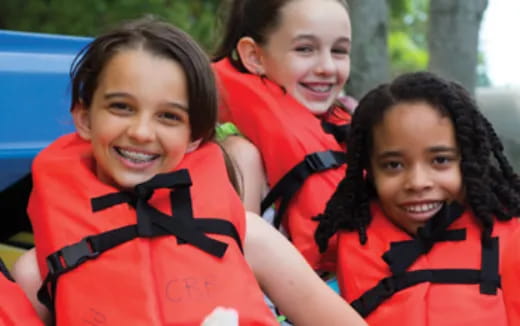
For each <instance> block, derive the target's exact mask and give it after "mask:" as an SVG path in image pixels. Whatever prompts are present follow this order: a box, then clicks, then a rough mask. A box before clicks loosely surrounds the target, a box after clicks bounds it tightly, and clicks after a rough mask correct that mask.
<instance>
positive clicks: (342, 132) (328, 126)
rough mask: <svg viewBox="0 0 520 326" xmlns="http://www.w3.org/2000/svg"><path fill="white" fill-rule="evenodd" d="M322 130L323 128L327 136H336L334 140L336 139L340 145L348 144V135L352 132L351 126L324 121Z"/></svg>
mask: <svg viewBox="0 0 520 326" xmlns="http://www.w3.org/2000/svg"><path fill="white" fill-rule="evenodd" d="M321 128H323V130H324V131H325V132H326V133H327V134H331V135H332V136H334V138H336V141H337V142H338V143H339V144H342V143H343V144H346V143H347V137H348V133H349V131H350V124H342V125H337V124H334V123H330V122H328V121H325V120H322V121H321Z"/></svg>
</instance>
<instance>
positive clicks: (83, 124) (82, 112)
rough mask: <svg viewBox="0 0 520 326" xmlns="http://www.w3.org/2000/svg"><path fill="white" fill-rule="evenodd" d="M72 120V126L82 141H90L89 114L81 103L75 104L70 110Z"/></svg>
mask: <svg viewBox="0 0 520 326" xmlns="http://www.w3.org/2000/svg"><path fill="white" fill-rule="evenodd" d="M72 119H73V120H74V126H75V127H76V131H77V132H78V134H79V136H80V137H81V138H83V139H84V140H90V138H91V129H90V114H89V110H88V108H86V107H85V105H84V104H83V102H81V103H77V104H76V105H75V106H74V108H73V109H72Z"/></svg>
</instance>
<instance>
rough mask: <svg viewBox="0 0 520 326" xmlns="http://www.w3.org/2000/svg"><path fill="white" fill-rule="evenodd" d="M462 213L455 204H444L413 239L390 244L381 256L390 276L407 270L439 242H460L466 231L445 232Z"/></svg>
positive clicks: (463, 238) (461, 209)
mask: <svg viewBox="0 0 520 326" xmlns="http://www.w3.org/2000/svg"><path fill="white" fill-rule="evenodd" d="M463 212H464V207H463V206H462V205H460V204H458V203H456V202H453V203H451V204H446V205H444V206H443V207H442V209H441V210H440V211H439V212H438V213H437V214H435V216H433V217H432V218H431V219H429V220H428V221H427V222H426V224H425V225H424V226H422V227H420V228H419V229H418V230H417V234H416V235H415V237H414V239H412V240H406V241H399V242H392V243H391V244H390V250H388V251H387V252H386V253H384V254H383V259H384V261H385V262H386V263H387V264H388V265H389V266H390V270H391V272H392V274H400V273H402V272H404V271H406V270H407V269H408V267H410V265H412V264H413V263H414V262H415V261H416V260H417V258H418V257H419V256H420V255H423V254H426V253H428V252H429V251H430V249H431V248H432V247H433V245H434V244H435V243H436V242H439V241H462V240H465V239H466V230H463V229H460V230H446V228H447V227H448V226H450V225H451V224H452V223H453V222H454V221H455V220H456V219H458V218H459V217H460V216H461V215H462V213H463Z"/></svg>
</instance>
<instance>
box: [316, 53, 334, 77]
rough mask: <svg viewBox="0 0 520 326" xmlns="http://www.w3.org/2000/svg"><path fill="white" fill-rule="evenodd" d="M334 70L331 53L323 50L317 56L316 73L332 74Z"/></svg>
mask: <svg viewBox="0 0 520 326" xmlns="http://www.w3.org/2000/svg"><path fill="white" fill-rule="evenodd" d="M335 71H336V63H335V61H334V58H333V57H332V53H330V52H328V51H323V53H321V55H320V56H319V58H318V62H317V65H316V73H317V74H319V75H332V74H334V72H335Z"/></svg>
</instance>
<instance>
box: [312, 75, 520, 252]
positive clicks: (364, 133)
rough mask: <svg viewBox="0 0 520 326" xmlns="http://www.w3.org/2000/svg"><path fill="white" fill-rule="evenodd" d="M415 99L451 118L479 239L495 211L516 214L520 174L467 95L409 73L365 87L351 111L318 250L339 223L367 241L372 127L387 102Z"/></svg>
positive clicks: (456, 87) (490, 228)
mask: <svg viewBox="0 0 520 326" xmlns="http://www.w3.org/2000/svg"><path fill="white" fill-rule="evenodd" d="M415 101H424V102H427V103H428V104H430V105H431V106H432V107H434V108H436V109H438V110H439V112H440V113H441V114H442V115H443V116H446V117H449V118H450V120H451V121H452V122H453V125H454V129H455V138H456V142H457V145H458V148H459V150H460V154H461V163H460V164H461V172H462V182H463V184H464V187H465V195H466V201H467V204H468V205H469V207H470V208H471V209H472V210H473V212H474V214H475V216H476V218H477V219H478V220H479V221H480V222H481V224H482V226H483V232H482V239H483V241H484V242H485V243H486V242H487V241H488V240H489V239H490V236H491V233H492V231H493V218H494V216H495V217H496V218H497V219H499V220H509V219H511V218H512V217H513V216H518V215H520V178H519V177H518V175H517V174H515V172H514V171H513V168H512V167H511V165H510V164H509V162H508V160H507V158H506V157H505V156H504V154H503V146H502V143H501V141H500V139H499V138H498V136H497V134H496V133H495V131H494V129H493V127H492V126H491V124H490V123H489V121H488V120H487V119H486V118H485V117H484V116H483V115H482V113H480V111H479V110H478V108H477V105H476V103H475V101H474V100H473V99H472V97H471V95H470V94H469V93H468V92H467V91H466V90H465V89H464V88H463V87H461V86H460V85H458V84H457V83H454V82H450V81H446V80H444V79H442V78H440V77H438V76H436V75H434V74H432V73H428V72H416V73H409V74H404V75H402V76H400V77H398V78H397V79H395V80H394V81H393V82H392V83H390V84H383V85H381V86H379V87H377V88H375V89H373V90H372V91H370V92H369V93H368V94H367V95H365V96H364V97H363V99H361V101H360V102H359V105H358V107H357V109H356V111H355V112H354V115H353V118H352V126H351V132H350V135H349V141H348V144H347V145H348V147H347V148H348V153H347V156H348V159H347V164H348V167H347V171H346V176H345V178H344V179H343V180H342V181H341V182H340V184H339V185H338V187H337V189H336V192H335V193H334V194H333V196H332V197H331V199H330V200H329V202H328V203H327V207H326V209H325V212H324V213H323V214H322V215H320V216H318V217H317V219H318V220H319V221H320V223H319V226H318V228H317V230H316V233H315V240H316V242H317V244H318V246H319V247H320V250H321V251H324V250H325V249H326V248H327V243H328V239H329V238H330V237H331V236H332V235H333V234H335V233H336V232H337V231H338V230H340V229H344V230H350V231H357V232H358V233H359V237H360V242H361V243H362V244H364V243H365V242H366V240H367V234H366V228H367V227H368V225H369V224H370V222H371V220H372V216H371V214H370V209H369V203H370V200H372V199H374V198H376V192H375V189H374V186H373V185H372V183H371V181H370V180H369V179H367V178H366V177H365V174H366V172H367V171H368V169H369V167H370V153H371V151H372V145H373V139H372V136H373V135H372V133H373V128H374V126H375V125H376V124H378V123H380V122H381V121H382V120H383V116H384V114H385V112H386V111H387V110H388V109H389V108H391V107H392V106H395V105H396V104H398V103H402V102H415Z"/></svg>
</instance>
